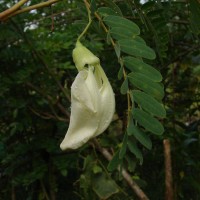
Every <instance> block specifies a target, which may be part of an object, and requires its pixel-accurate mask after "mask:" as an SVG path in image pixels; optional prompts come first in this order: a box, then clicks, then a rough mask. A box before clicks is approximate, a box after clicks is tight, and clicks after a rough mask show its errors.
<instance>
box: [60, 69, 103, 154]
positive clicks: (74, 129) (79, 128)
mask: <svg viewBox="0 0 200 200" xmlns="http://www.w3.org/2000/svg"><path fill="white" fill-rule="evenodd" d="M71 93H72V96H71V101H72V105H71V116H70V124H69V129H68V131H67V133H66V136H65V138H64V140H63V141H62V143H61V145H60V148H61V149H62V150H66V149H77V148H79V147H80V146H82V145H83V144H85V143H86V142H87V141H88V140H89V139H90V138H92V137H93V136H94V134H95V132H96V130H97V128H98V123H99V112H98V109H99V107H98V106H99V105H100V102H99V99H100V98H99V96H98V95H99V91H98V88H97V83H96V81H95V78H94V74H93V73H92V71H91V70H90V69H89V70H88V71H86V70H83V71H80V72H79V73H78V75H77V77H76V79H75V81H74V83H73V84H72V88H71Z"/></svg>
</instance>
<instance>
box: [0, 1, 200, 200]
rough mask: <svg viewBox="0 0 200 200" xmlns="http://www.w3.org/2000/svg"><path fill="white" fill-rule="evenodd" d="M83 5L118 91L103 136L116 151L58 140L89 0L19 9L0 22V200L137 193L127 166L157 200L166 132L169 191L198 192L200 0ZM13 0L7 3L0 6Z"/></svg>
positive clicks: (179, 195)
mask: <svg viewBox="0 0 200 200" xmlns="http://www.w3.org/2000/svg"><path fill="white" fill-rule="evenodd" d="M88 2H89V1H88ZM36 3H40V1H38V0H36V1H33V2H31V5H32V4H36ZM89 3H90V4H91V12H92V20H93V22H92V25H91V27H90V29H89V31H88V32H87V34H86V35H85V38H84V44H85V45H86V46H87V47H88V48H89V49H90V50H92V51H93V52H94V53H95V55H97V56H98V57H99V58H100V59H101V63H102V66H103V68H104V70H105V72H106V74H107V76H108V78H109V80H110V82H111V85H112V86H113V89H114V92H115V94H116V95H115V96H116V114H115V116H114V119H113V122H112V123H111V125H110V127H109V128H108V130H106V131H105V133H104V134H102V135H101V136H100V137H98V142H99V144H100V145H101V146H102V147H104V148H107V150H108V152H110V153H112V154H113V159H112V160H111V161H110V162H108V161H107V160H106V159H105V158H104V157H103V156H102V154H101V153H100V152H98V151H97V149H95V146H94V145H93V144H92V142H91V143H90V142H89V143H88V144H87V145H85V146H83V147H82V148H80V149H78V150H77V151H70V152H62V151H61V150H60V148H59V145H60V142H61V140H62V139H63V137H64V135H65V133H66V130H67V128H68V123H69V116H70V104H71V103H70V86H71V84H72V82H73V80H74V77H75V76H76V74H77V71H76V69H75V67H74V64H73V60H72V56H71V53H72V49H73V48H74V44H75V41H76V39H77V36H78V35H79V34H80V33H81V31H82V30H83V28H84V26H85V25H86V23H87V20H88V19H87V13H86V8H85V5H84V3H83V2H81V1H60V2H58V3H57V4H54V5H53V6H51V7H46V8H41V9H38V10H37V11H36V12H34V13H23V14H20V15H17V16H14V17H12V18H11V19H9V20H8V21H6V22H4V23H1V24H0V66H1V70H0V80H1V84H0V102H1V104H0V110H1V112H0V127H1V131H0V179H1V181H0V199H11V197H12V198H14V197H15V198H16V199H20V200H24V199H52V200H53V199H61V200H62V199H69V200H76V199H77V200H78V199H83V200H87V199H88V200H91V199H92V200H95V199H109V200H118V199H119V200H120V199H127V200H129V199H137V198H138V197H137V196H136V195H135V193H134V192H133V191H132V190H131V189H130V188H129V187H128V185H127V183H126V181H125V180H124V179H123V177H122V168H125V169H127V170H128V172H129V173H130V175H131V177H132V180H134V181H135V182H136V183H137V184H138V185H139V186H140V187H141V189H142V190H144V191H145V193H146V194H147V196H148V197H149V199H163V198H164V195H165V191H164V188H165V186H164V184H165V180H164V179H165V176H164V175H165V170H164V159H163V157H164V154H163V146H162V139H163V138H170V140H171V148H172V169H173V180H174V187H175V188H176V190H175V191H174V195H175V197H176V199H193V200H197V199H200V196H199V194H200V184H199V180H200V170H199V169H200V162H199V160H200V157H199V151H198V149H199V147H200V137H199V123H200V122H199V116H200V113H199V99H200V98H199V97H200V94H199V80H200V76H199V71H200V70H199V66H200V59H199V47H200V44H199V30H200V29H199V21H198V18H199V15H200V14H199V13H200V12H199V3H198V1H197V0H192V1H189V2H182V1H181V2H177V1H163V2H161V1H147V2H146V3H144V4H141V3H140V1H110V0H105V1H98V0H95V1H94V0H93V1H90V2H89ZM10 4H11V2H9V1H2V2H1V3H0V7H1V10H4V9H6V7H7V6H10ZM95 12H97V13H98V14H99V17H100V19H97V18H96V16H95V14H96V13H95ZM52 27H53V30H52ZM105 27H106V30H107V31H105ZM112 42H114V46H112ZM155 55H157V59H155ZM161 74H162V75H161ZM161 81H162V83H161ZM162 84H163V85H164V86H163V85H162ZM127 95H128V97H129V100H130V101H129V107H128V110H127V105H128V103H127ZM162 99H163V102H164V105H163V104H162ZM165 109H166V111H165ZM163 127H164V128H165V132H164V134H163V131H164V128H163ZM90 144H92V145H90ZM138 164H140V165H138ZM107 169H108V171H107ZM118 170H119V171H118ZM155 188H156V190H155Z"/></svg>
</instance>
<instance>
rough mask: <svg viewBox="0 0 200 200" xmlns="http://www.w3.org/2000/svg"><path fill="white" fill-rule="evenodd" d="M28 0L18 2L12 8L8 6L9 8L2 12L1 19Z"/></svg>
mask: <svg viewBox="0 0 200 200" xmlns="http://www.w3.org/2000/svg"><path fill="white" fill-rule="evenodd" d="M27 1H28V0H21V1H19V2H18V3H16V4H15V5H14V6H12V7H11V8H8V9H7V10H5V11H3V12H1V13H0V20H2V19H3V18H7V16H9V15H11V14H12V13H14V12H15V11H17V10H18V9H19V8H20V7H21V6H23V5H24V4H25V3H26V2H27Z"/></svg>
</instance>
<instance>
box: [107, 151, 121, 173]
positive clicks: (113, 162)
mask: <svg viewBox="0 0 200 200" xmlns="http://www.w3.org/2000/svg"><path fill="white" fill-rule="evenodd" d="M120 163H121V160H120V159H119V151H117V152H116V153H115V154H114V156H113V158H112V160H111V161H110V162H109V164H108V167H107V168H108V170H109V171H113V170H115V169H116V168H117V167H118V166H119V165H120Z"/></svg>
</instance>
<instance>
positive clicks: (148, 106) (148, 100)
mask: <svg viewBox="0 0 200 200" xmlns="http://www.w3.org/2000/svg"><path fill="white" fill-rule="evenodd" d="M132 95H133V98H134V100H135V101H136V102H137V104H139V105H140V106H141V107H142V108H143V109H144V110H146V111H148V112H149V113H151V114H153V115H155V116H157V117H166V111H165V109H164V106H163V105H162V104H161V103H159V102H158V101H157V100H156V99H154V98H153V97H152V96H150V95H148V94H146V93H144V92H141V91H139V90H133V91H132Z"/></svg>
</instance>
